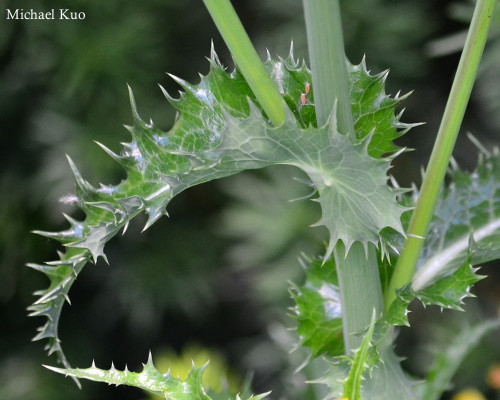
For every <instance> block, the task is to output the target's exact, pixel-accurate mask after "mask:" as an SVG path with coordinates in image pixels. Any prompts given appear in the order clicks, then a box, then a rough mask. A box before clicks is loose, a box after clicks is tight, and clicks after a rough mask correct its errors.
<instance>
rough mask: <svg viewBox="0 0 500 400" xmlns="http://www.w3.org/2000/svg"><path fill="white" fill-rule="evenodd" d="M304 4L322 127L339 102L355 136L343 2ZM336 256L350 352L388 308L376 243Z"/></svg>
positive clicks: (341, 119) (342, 121)
mask: <svg viewBox="0 0 500 400" xmlns="http://www.w3.org/2000/svg"><path fill="white" fill-rule="evenodd" d="M303 6H304V15H305V19H306V29H307V44H308V48H309V58H310V63H311V70H312V80H313V90H314V102H315V108H316V118H317V123H318V126H321V125H323V124H325V123H326V122H327V120H328V118H329V116H330V114H331V112H332V110H333V108H334V106H335V105H336V107H337V121H338V129H339V132H340V133H341V134H344V135H353V136H354V122H353V118H352V111H351V99H350V96H349V90H348V86H347V82H348V76H347V67H346V61H345V52H344V39H343V34H342V23H341V17H340V6H339V2H338V0H304V1H303ZM334 255H335V264H336V268H337V275H338V278H339V284H340V289H341V296H342V320H343V329H344V333H343V336H344V343H345V351H346V353H347V354H350V353H351V352H352V351H353V350H355V349H357V348H358V347H359V345H360V344H361V340H362V338H361V337H360V336H353V335H354V334H356V333H358V332H359V331H361V330H363V329H365V328H366V327H367V326H368V325H369V324H370V320H371V316H372V311H373V308H375V312H376V313H377V314H378V313H380V312H381V311H382V309H383V297H382V290H381V285H380V277H379V274H378V264H377V256H376V252H375V249H374V248H373V246H372V245H369V246H368V248H367V250H366V251H365V249H364V248H363V246H362V245H361V244H360V243H354V244H353V245H352V246H351V248H350V249H349V250H348V252H347V254H346V250H345V247H344V245H343V244H342V243H341V242H339V243H337V245H336V247H335V250H334ZM369 305H372V307H370V306H369Z"/></svg>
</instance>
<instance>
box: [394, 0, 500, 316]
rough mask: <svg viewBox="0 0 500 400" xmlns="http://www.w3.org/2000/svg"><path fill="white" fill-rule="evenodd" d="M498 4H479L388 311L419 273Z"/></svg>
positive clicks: (484, 0)
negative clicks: (398, 293) (426, 242)
mask: <svg viewBox="0 0 500 400" xmlns="http://www.w3.org/2000/svg"><path fill="white" fill-rule="evenodd" d="M495 3H496V0H478V1H477V3H476V8H475V10H474V15H473V17H472V22H471V26H470V28H469V33H468V35H467V40H466V42H465V46H464V50H463V52H462V56H461V58H460V62H459V64H458V69H457V73H456V75H455V79H454V81H453V85H452V88H451V92H450V96H449V97H448V102H447V104H446V108H445V111H444V115H443V119H442V121H441V125H440V127H439V131H438V135H437V138H436V142H435V144H434V148H433V150H432V154H431V157H430V160H429V165H428V167H427V171H426V173H425V176H424V181H423V183H422V188H421V190H420V193H419V196H418V200H417V205H416V208H415V211H414V212H413V215H412V218H411V221H410V227H409V228H408V238H407V240H406V242H405V245H404V247H403V251H402V253H401V256H400V257H399V260H398V263H397V264H396V268H395V270H394V274H393V276H392V279H391V283H390V285H389V287H388V289H387V292H386V294H385V296H386V297H385V308H386V310H388V309H389V307H390V305H391V304H392V302H393V301H394V299H395V298H396V289H397V288H398V287H401V286H403V285H405V284H407V283H408V282H410V281H411V279H412V277H413V274H414V272H415V268H416V265H417V262H418V258H419V256H420V251H421V250H422V246H423V243H424V238H425V236H426V235H427V230H428V228H429V224H430V221H431V219H432V216H433V214H434V208H435V206H436V202H437V199H438V196H439V191H440V189H441V186H442V184H443V180H444V177H445V174H446V170H447V168H448V164H449V161H450V157H451V154H452V152H453V147H454V146H455V142H456V139H457V136H458V132H459V130H460V126H461V124H462V119H463V117H464V114H465V109H466V107H467V103H468V101H469V97H470V93H471V91H472V86H473V84H474V80H475V78H476V73H477V69H478V66H479V61H480V60H481V56H482V53H483V49H484V45H485V43H486V38H487V36H488V28H489V23H490V20H491V15H492V13H493V9H494V8H495Z"/></svg>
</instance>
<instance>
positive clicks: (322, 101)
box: [303, 0, 354, 134]
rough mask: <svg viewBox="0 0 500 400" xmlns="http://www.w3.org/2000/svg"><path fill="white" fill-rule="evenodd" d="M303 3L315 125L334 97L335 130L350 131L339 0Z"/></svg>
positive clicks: (325, 116)
mask: <svg viewBox="0 0 500 400" xmlns="http://www.w3.org/2000/svg"><path fill="white" fill-rule="evenodd" d="M303 5H304V16H305V20H306V31H307V46H308V48H309V59H310V60H309V61H310V63H311V71H312V81H313V82H312V83H313V90H314V101H315V107H316V118H317V122H318V126H321V125H323V124H325V123H326V121H327V120H328V118H329V116H330V114H331V112H332V110H333V107H334V104H335V101H337V123H338V129H339V132H341V133H342V134H354V122H353V119H352V111H351V98H350V96H349V90H348V86H347V82H348V81H347V67H346V60H345V52H344V36H343V33H342V21H341V17H340V6H339V2H338V0H331V1H323V0H304V1H303Z"/></svg>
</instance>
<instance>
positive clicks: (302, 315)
mask: <svg viewBox="0 0 500 400" xmlns="http://www.w3.org/2000/svg"><path fill="white" fill-rule="evenodd" d="M302 265H303V267H304V269H305V272H306V282H305V284H304V285H303V286H302V287H300V288H299V287H293V288H292V290H291V294H292V297H293V298H294V299H295V302H296V306H295V307H294V309H293V310H294V312H295V315H294V318H295V320H296V321H297V324H298V325H297V333H298V334H299V336H300V338H301V343H300V344H301V345H302V346H306V347H308V348H309V349H311V353H312V354H311V355H312V357H317V356H320V355H323V354H326V355H328V356H330V357H335V356H339V355H342V354H344V340H343V337H342V305H341V302H340V292H339V290H340V289H339V287H338V280H337V273H336V271H335V262H334V260H333V257H332V258H331V259H330V260H328V261H327V262H325V263H324V265H323V263H322V261H321V260H320V259H314V260H312V259H309V258H307V257H306V256H303V258H302Z"/></svg>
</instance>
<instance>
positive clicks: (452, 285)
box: [386, 262, 484, 326]
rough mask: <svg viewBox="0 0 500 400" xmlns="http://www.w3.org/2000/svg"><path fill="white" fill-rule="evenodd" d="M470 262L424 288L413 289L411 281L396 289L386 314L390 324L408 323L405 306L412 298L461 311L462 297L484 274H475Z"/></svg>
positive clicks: (423, 302) (467, 294)
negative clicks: (394, 296) (394, 298)
mask: <svg viewBox="0 0 500 400" xmlns="http://www.w3.org/2000/svg"><path fill="white" fill-rule="evenodd" d="M475 271H476V270H475V269H474V268H473V267H472V266H471V264H470V262H466V263H465V264H464V265H463V266H462V268H460V269H459V270H458V271H456V272H454V273H453V274H451V275H449V276H447V277H444V278H441V279H440V280H438V281H437V282H436V283H435V284H433V285H431V286H428V287H426V288H425V289H422V290H419V291H414V290H413V289H412V285H411V283H410V284H408V285H405V286H404V287H402V288H400V289H398V290H397V292H396V293H397V298H396V300H395V301H394V302H393V304H392V305H391V307H390V309H389V311H388V312H387V314H386V320H387V321H388V322H389V323H390V324H396V325H408V326H409V322H408V317H407V313H408V311H407V308H408V305H409V303H410V302H411V301H412V300H413V299H414V298H417V299H419V300H420V301H421V302H422V304H424V305H437V306H439V307H442V308H449V309H453V310H458V311H462V307H461V306H462V304H463V299H464V298H465V297H472V296H473V295H472V294H471V293H470V288H471V287H472V286H473V285H474V284H475V283H476V282H478V281H480V280H481V279H483V278H484V276H481V275H477V274H476V273H475Z"/></svg>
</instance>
